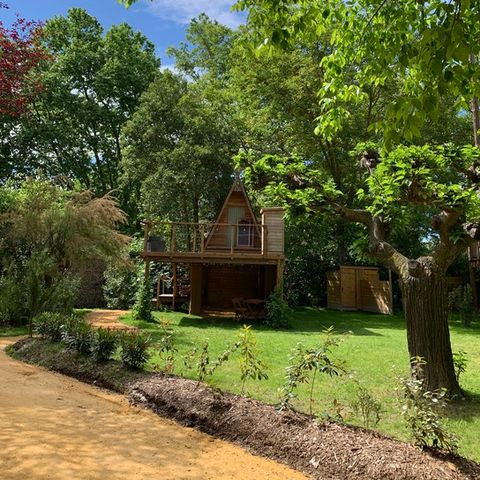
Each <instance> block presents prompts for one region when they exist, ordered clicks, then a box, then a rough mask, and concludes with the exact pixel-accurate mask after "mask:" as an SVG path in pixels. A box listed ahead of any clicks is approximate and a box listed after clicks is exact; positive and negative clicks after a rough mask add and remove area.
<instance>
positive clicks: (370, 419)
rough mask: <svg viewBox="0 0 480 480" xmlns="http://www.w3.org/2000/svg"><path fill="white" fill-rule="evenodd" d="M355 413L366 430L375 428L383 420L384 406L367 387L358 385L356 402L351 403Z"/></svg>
mask: <svg viewBox="0 0 480 480" xmlns="http://www.w3.org/2000/svg"><path fill="white" fill-rule="evenodd" d="M351 405H352V409H353V411H354V413H355V414H356V415H358V416H360V418H361V420H362V423H363V426H364V427H365V428H375V427H376V426H377V425H378V422H379V421H380V419H381V416H380V415H381V413H382V411H383V409H382V404H381V403H380V401H379V400H377V399H376V398H375V397H373V396H372V394H371V393H370V392H369V391H368V389H367V388H366V387H364V386H363V385H360V384H358V385H357V391H356V393H355V400H354V401H353V402H352V403H351Z"/></svg>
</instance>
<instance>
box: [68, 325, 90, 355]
mask: <svg viewBox="0 0 480 480" xmlns="http://www.w3.org/2000/svg"><path fill="white" fill-rule="evenodd" d="M92 337H93V329H92V326H91V325H90V324H89V323H88V322H87V321H86V320H85V319H83V318H78V317H75V316H71V317H70V318H69V319H68V320H67V321H66V322H65V323H64V325H63V326H62V341H63V342H64V343H65V345H66V346H67V348H69V349H70V350H75V351H77V352H78V353H83V354H85V355H89V354H90V353H91V346H92Z"/></svg>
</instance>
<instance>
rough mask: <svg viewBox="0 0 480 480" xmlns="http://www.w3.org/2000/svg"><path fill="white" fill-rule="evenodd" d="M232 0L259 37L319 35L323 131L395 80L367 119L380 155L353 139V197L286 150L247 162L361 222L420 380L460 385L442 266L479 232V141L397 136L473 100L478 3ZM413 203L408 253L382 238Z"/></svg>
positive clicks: (294, 193)
mask: <svg viewBox="0 0 480 480" xmlns="http://www.w3.org/2000/svg"><path fill="white" fill-rule="evenodd" d="M239 6H240V7H249V9H250V10H249V18H250V24H251V25H252V26H253V27H254V32H255V39H256V41H259V40H261V43H262V44H263V45H267V46H268V45H270V44H275V45H280V46H282V47H289V46H291V45H294V44H298V42H306V41H308V42H313V41H315V40H319V41H320V40H322V41H323V42H325V41H326V42H328V43H329V44H330V45H331V52H330V53H329V54H328V55H326V56H325V57H324V58H323V59H322V61H321V65H322V67H323V69H324V81H323V82H322V83H321V84H319V85H318V86H317V89H318V90H319V98H320V115H319V117H318V120H317V121H318V126H317V133H318V134H320V135H321V136H322V138H324V139H326V140H331V139H333V138H335V137H336V136H337V135H338V132H339V131H340V130H341V128H342V127H343V126H344V125H345V123H346V120H348V119H349V118H350V117H351V113H350V105H352V104H358V103H359V102H364V101H365V100H366V99H367V96H368V92H369V91H370V90H371V89H372V88H378V87H380V88H384V86H388V85H389V84H392V82H394V83H395V84H396V85H397V94H396V95H395V96H392V98H391V101H390V103H389V105H388V107H387V109H386V111H385V115H384V116H383V117H381V118H380V119H378V121H377V122H375V123H373V124H372V127H371V129H372V130H373V131H376V132H377V133H378V134H379V135H380V137H381V139H382V140H383V145H382V153H381V155H379V154H378V153H377V151H376V149H375V148H372V146H371V145H370V146H362V147H361V148H360V150H359V153H360V156H359V161H360V164H361V165H363V167H364V173H363V180H364V183H365V186H364V188H361V189H359V190H358V191H357V195H356V197H355V198H354V199H350V201H349V199H347V198H346V197H345V195H344V192H343V191H341V189H338V188H337V186H336V185H335V182H334V181H333V182H332V179H331V177H330V178H329V177H325V175H324V174H323V175H320V174H319V172H318V171H316V170H315V169H314V168H313V169H311V168H309V166H308V165H307V164H305V162H299V161H295V160H294V159H293V161H292V160H291V161H285V160H284V159H278V158H277V159H273V158H270V159H269V160H268V161H266V160H265V159H264V160H263V161H262V162H257V163H256V164H254V165H253V167H252V173H255V170H258V171H265V170H269V171H270V173H271V174H275V175H274V178H276V180H277V182H276V183H272V184H271V185H270V187H269V188H270V189H271V190H274V191H276V192H277V193H278V194H281V195H285V196H287V197H289V198H290V200H291V201H295V202H298V203H300V204H302V205H303V206H304V207H305V208H308V209H316V208H319V209H322V210H325V209H329V210H330V211H333V212H335V213H337V214H339V215H341V216H343V217H344V218H346V219H347V220H349V221H353V222H357V223H360V224H362V225H364V226H365V227H366V229H367V231H368V234H369V239H370V250H371V252H372V254H374V255H375V256H376V257H377V258H378V259H379V260H380V261H381V262H382V263H384V264H385V265H387V266H389V267H391V268H393V269H394V270H395V271H396V272H397V273H398V274H399V278H400V282H401V285H402V291H403V299H404V309H405V317H406V322H407V338H408V347H409V352H410V355H411V356H421V357H423V358H424V359H425V360H426V361H427V365H426V367H425V377H426V383H425V385H426V387H427V388H429V389H436V388H440V387H445V388H447V389H449V390H450V392H451V393H454V394H455V393H458V392H459V391H460V389H459V386H458V383H457V381H456V378H455V375H454V369H453V361H452V354H451V346H450V338H449V330H448V318H447V308H446V305H445V297H446V295H445V286H446V285H445V284H446V279H445V275H446V270H447V268H448V266H449V265H450V264H451V263H452V262H453V261H454V259H455V258H456V257H457V256H458V255H459V254H460V253H461V252H463V251H464V250H465V248H466V246H467V245H468V244H469V243H471V242H472V241H474V239H476V238H478V237H479V236H480V235H479V234H480V228H479V227H480V223H479V222H478V219H479V213H480V210H479V208H478V207H479V206H478V200H477V190H478V186H479V179H480V176H479V172H478V167H479V165H480V162H479V152H478V151H477V150H476V149H472V148H464V149H459V148H453V147H445V148H440V147H439V148H429V147H413V146H410V147H395V144H397V143H398V142H400V141H405V140H407V141H413V140H414V139H415V138H416V137H418V136H419V135H420V134H421V129H422V127H423V125H424V123H425V121H426V120H431V121H432V122H435V121H437V120H438V118H439V111H440V105H441V100H442V98H444V97H445V96H447V94H448V95H450V96H453V97H454V98H455V100H456V101H457V111H458V110H459V109H461V108H464V109H466V108H469V104H470V99H471V98H472V97H473V96H477V95H478V92H479V90H480V82H479V81H478V71H479V66H478V65H476V64H475V63H472V62H471V60H470V57H471V54H473V56H474V57H476V56H477V55H478V53H479V49H480V46H479V44H478V41H477V39H478V35H479V33H480V32H479V29H480V23H479V18H480V6H479V5H478V4H477V3H475V2H470V1H468V0H456V1H453V2H444V1H442V0H436V1H431V2H424V1H420V2H418V1H417V0H406V1H404V2H388V1H373V0H372V1H369V0H355V1H352V2H343V1H341V0H330V1H327V2H325V1H322V2H320V1H314V2H311V1H306V0H300V1H286V2H281V3H275V2H270V1H267V0H244V1H241V2H239ZM445 140H449V139H448V138H446V139H445ZM273 165H275V166H274V167H273ZM282 172H283V174H284V175H283V176H281V177H283V178H282V179H280V177H279V173H282ZM320 180H321V181H320ZM413 208H420V209H422V210H423V212H424V214H425V215H426V217H427V218H429V219H430V221H431V225H430V229H429V234H430V235H431V239H432V242H431V245H430V247H431V248H430V249H429V252H428V254H427V255H424V256H420V257H418V258H408V257H407V256H405V255H404V254H402V252H401V249H398V248H395V247H394V246H393V244H392V243H391V242H390V241H389V234H390V232H391V230H392V226H394V225H395V222H396V220H397V219H398V218H402V217H403V215H404V212H405V211H411V210H412V209H413Z"/></svg>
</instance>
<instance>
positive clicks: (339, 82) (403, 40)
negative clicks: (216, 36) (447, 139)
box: [236, 0, 480, 146]
mask: <svg viewBox="0 0 480 480" xmlns="http://www.w3.org/2000/svg"><path fill="white" fill-rule="evenodd" d="M236 6H237V8H240V9H247V8H248V10H249V26H250V32H252V34H251V35H252V36H253V37H254V38H253V43H254V44H255V46H258V45H261V46H262V47H263V48H264V49H265V48H266V49H269V48H271V46H272V45H274V46H279V47H281V48H284V49H286V48H292V47H293V46H296V45H298V44H302V43H310V42H319V43H320V44H327V45H329V46H330V50H329V51H328V54H327V55H325V56H324V58H323V59H322V61H321V66H322V68H323V72H324V79H325V80H324V83H323V84H317V85H316V90H317V91H319V98H320V113H319V115H318V119H317V121H318V122H319V127H318V132H319V133H321V134H322V135H323V136H325V137H326V138H327V139H329V140H330V139H333V138H334V136H335V135H336V133H337V132H338V131H339V129H341V128H342V127H343V126H344V125H345V124H346V123H347V122H348V120H349V119H350V109H349V106H351V105H358V104H361V102H363V101H365V99H366V97H368V96H369V94H370V92H371V91H372V90H377V92H378V91H382V90H385V89H386V88H388V87H389V86H391V85H392V83H394V84H395V86H396V90H395V91H393V92H392V96H391V99H390V104H389V105H388V108H386V111H385V117H384V118H383V119H382V121H377V122H375V124H374V128H375V130H376V131H377V132H381V134H382V136H383V137H384V139H385V142H386V144H387V146H389V145H392V143H393V142H395V141H398V139H399V138H400V139H406V140H407V141H410V140H412V139H413V138H414V137H415V136H418V135H419V134H420V131H421V130H420V129H421V127H422V125H423V124H424V122H425V121H426V120H427V119H430V120H432V121H436V120H438V117H439V109H440V104H441V99H442V97H443V96H444V95H445V94H446V92H451V93H452V94H453V96H454V97H455V98H457V99H459V101H458V105H457V109H458V110H459V109H460V108H464V109H465V110H468V108H469V106H468V101H469V99H471V97H472V95H478V91H479V90H480V85H479V82H478V75H477V72H478V69H479V66H478V64H477V62H475V61H474V62H471V57H470V55H471V54H473V56H474V60H475V57H476V56H477V54H478V45H477V42H476V36H477V35H478V33H479V26H478V25H479V24H478V15H479V13H480V12H479V6H478V5H477V4H476V3H475V2H471V1H470V0H461V1H458V2H454V3H450V2H444V1H443V0H434V1H430V2H418V1H417V0H406V1H402V2H386V1H385V2H380V3H379V2H377V1H373V0H372V1H363V0H353V1H351V2H344V1H343V0H330V1H328V2H320V1H315V2H311V1H310V0H300V1H297V0H289V1H285V2H281V3H280V4H278V3H277V2H271V1H270V0H240V1H238V2H237V4H236ZM385 45H388V48H385ZM472 63H473V65H472ZM353 66H354V68H352V67H353Z"/></svg>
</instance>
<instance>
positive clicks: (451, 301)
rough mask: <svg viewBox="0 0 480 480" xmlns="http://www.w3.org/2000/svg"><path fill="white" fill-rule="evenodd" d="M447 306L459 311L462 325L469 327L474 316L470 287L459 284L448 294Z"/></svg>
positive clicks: (474, 310)
mask: <svg viewBox="0 0 480 480" xmlns="http://www.w3.org/2000/svg"><path fill="white" fill-rule="evenodd" d="M448 306H449V308H450V310H451V311H457V312H459V313H460V318H461V320H462V324H463V326H464V327H466V328H467V327H470V326H471V324H472V320H473V319H474V318H475V317H476V309H475V306H474V304H473V294H472V287H471V286H470V285H460V286H458V287H457V288H455V289H454V290H452V291H451V292H449V294H448Z"/></svg>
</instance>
